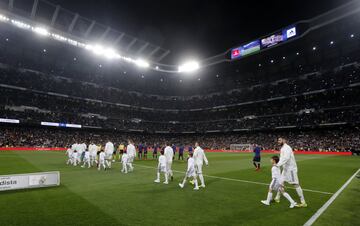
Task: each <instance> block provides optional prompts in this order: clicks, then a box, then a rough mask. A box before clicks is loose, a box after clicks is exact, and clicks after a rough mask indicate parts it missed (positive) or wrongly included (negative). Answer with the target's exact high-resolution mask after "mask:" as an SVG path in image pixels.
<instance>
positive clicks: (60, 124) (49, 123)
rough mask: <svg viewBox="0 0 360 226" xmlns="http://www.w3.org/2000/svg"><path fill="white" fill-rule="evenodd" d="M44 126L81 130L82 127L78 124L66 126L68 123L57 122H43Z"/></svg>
mask: <svg viewBox="0 0 360 226" xmlns="http://www.w3.org/2000/svg"><path fill="white" fill-rule="evenodd" d="M41 125H42V126H55V127H67V128H81V127H82V126H81V125H78V124H66V123H57V122H41Z"/></svg>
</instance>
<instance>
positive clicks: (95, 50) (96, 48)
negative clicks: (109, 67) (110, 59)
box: [91, 45, 105, 55]
mask: <svg viewBox="0 0 360 226" xmlns="http://www.w3.org/2000/svg"><path fill="white" fill-rule="evenodd" d="M91 50H92V51H93V53H95V54H97V55H103V54H104V53H105V49H104V47H102V46H101V45H95V46H93V48H92V49H91Z"/></svg>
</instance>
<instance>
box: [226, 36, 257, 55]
mask: <svg viewBox="0 0 360 226" xmlns="http://www.w3.org/2000/svg"><path fill="white" fill-rule="evenodd" d="M258 51H260V41H259V40H255V41H252V42H249V43H247V44H246V45H242V46H240V47H237V48H235V49H232V51H231V59H236V58H240V57H243V56H247V55H250V54H253V53H256V52H258Z"/></svg>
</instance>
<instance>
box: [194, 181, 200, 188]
mask: <svg viewBox="0 0 360 226" xmlns="http://www.w3.org/2000/svg"><path fill="white" fill-rule="evenodd" d="M194 184H195V188H199V185H198V181H197V179H195V180H194Z"/></svg>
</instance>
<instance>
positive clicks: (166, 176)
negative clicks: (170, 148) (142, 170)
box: [154, 151, 169, 184]
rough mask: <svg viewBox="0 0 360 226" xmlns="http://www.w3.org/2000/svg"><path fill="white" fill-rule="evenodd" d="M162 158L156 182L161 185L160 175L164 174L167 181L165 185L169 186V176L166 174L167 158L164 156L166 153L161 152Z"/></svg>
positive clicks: (160, 158)
mask: <svg viewBox="0 0 360 226" xmlns="http://www.w3.org/2000/svg"><path fill="white" fill-rule="evenodd" d="M160 154H161V155H160V157H159V160H158V161H159V163H158V168H157V173H156V176H157V177H156V180H155V181H154V182H155V183H160V174H161V173H164V176H165V181H164V184H169V181H168V174H167V172H166V157H165V155H164V151H160Z"/></svg>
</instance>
